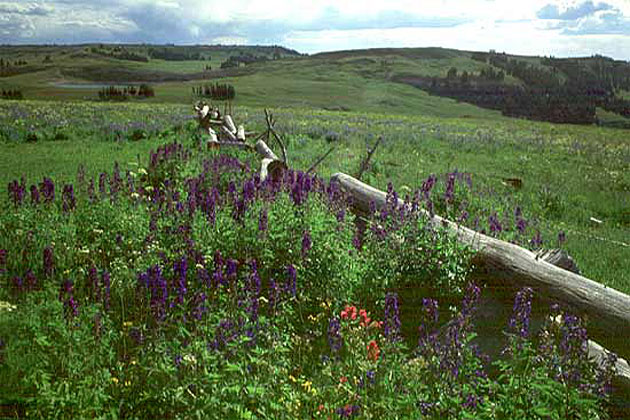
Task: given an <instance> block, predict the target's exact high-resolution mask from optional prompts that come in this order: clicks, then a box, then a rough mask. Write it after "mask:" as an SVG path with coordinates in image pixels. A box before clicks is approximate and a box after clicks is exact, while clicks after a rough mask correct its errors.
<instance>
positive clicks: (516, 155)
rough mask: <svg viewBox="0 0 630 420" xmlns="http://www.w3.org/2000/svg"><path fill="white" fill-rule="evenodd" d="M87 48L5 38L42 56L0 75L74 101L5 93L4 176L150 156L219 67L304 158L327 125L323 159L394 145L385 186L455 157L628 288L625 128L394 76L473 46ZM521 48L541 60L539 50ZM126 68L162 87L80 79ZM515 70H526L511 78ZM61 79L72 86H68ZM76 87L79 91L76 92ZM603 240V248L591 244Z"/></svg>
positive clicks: (244, 110) (434, 67)
mask: <svg viewBox="0 0 630 420" xmlns="http://www.w3.org/2000/svg"><path fill="white" fill-rule="evenodd" d="M90 48H91V47H90V46H81V47H67V48H62V47H57V48H53V47H49V48H44V47H31V48H19V49H15V48H14V49H10V48H9V49H6V48H4V49H0V54H1V55H4V56H7V55H11V56H12V57H13V58H15V59H18V58H19V59H25V60H26V61H28V62H29V63H32V65H35V63H37V66H39V67H41V69H40V71H36V72H28V73H25V74H21V75H17V76H12V77H7V78H0V87H5V86H6V87H19V88H21V89H23V91H24V94H25V96H26V97H27V98H40V99H50V98H53V99H54V100H55V101H59V100H63V101H68V103H67V104H65V105H63V107H61V106H60V105H57V104H55V103H51V102H23V103H22V104H15V103H11V102H3V103H2V107H1V109H2V111H0V112H1V113H2V115H1V116H0V119H1V120H2V122H3V129H2V130H3V136H4V138H5V144H6V146H5V147H3V149H2V152H1V153H2V154H3V156H2V157H3V159H2V175H1V177H2V182H3V184H4V185H6V182H8V181H9V180H10V179H13V178H16V177H18V176H19V175H21V174H22V173H24V174H26V175H27V176H28V177H29V178H30V177H35V178H38V177H41V176H43V175H45V174H48V173H52V174H54V175H56V176H61V177H67V176H70V175H71V174H72V173H74V171H76V166H77V165H78V164H79V163H80V162H83V163H85V164H86V165H87V166H88V167H93V168H94V171H97V170H103V169H104V168H107V167H108V166H110V165H111V163H112V160H113V159H117V160H119V161H121V162H129V161H133V160H137V158H136V156H137V155H138V154H140V155H141V156H143V155H144V153H145V152H146V151H147V150H148V149H150V148H151V147H152V146H155V144H156V142H159V141H160V138H164V136H162V137H160V133H164V132H167V131H168V130H169V129H170V128H169V127H170V126H173V125H174V126H181V124H182V123H184V122H185V121H186V118H190V104H191V103H192V102H193V101H194V100H195V98H194V97H193V96H192V95H191V88H192V87H195V86H199V85H200V84H203V83H208V82H211V81H213V80H216V79H217V78H220V79H221V81H222V82H227V83H231V84H233V85H235V86H236V89H237V98H236V100H235V101H234V104H233V105H234V107H235V108H236V110H237V112H238V114H239V116H238V118H242V119H243V120H244V121H246V123H247V125H248V127H250V126H253V128H261V124H262V121H261V119H260V117H261V112H260V108H261V107H271V108H273V109H274V110H275V112H276V113H277V115H278V119H279V121H280V122H279V123H280V125H281V128H282V129H283V130H284V131H285V132H286V133H287V134H288V135H289V138H290V139H291V141H290V148H291V153H292V155H295V157H294V160H293V161H294V162H295V163H296V164H298V165H304V166H306V165H308V164H309V163H310V161H311V160H313V159H314V157H315V156H316V155H317V154H318V153H323V152H324V151H325V149H326V147H327V146H328V145H327V143H326V140H325V138H326V137H327V136H328V138H329V139H330V138H333V139H340V140H339V141H338V143H339V144H338V147H337V150H336V151H335V153H333V155H331V157H330V158H329V159H328V160H327V162H326V163H325V165H324V166H322V167H321V168H320V170H321V172H322V173H323V174H325V175H328V174H330V173H332V172H334V171H351V170H352V168H356V167H357V165H358V162H359V160H360V159H361V157H362V156H363V154H364V151H365V147H366V144H368V143H370V142H372V141H373V140H374V139H375V138H376V137H377V136H379V135H383V136H384V138H385V140H386V141H385V146H384V147H383V148H382V150H380V151H379V158H378V159H377V161H376V163H375V167H374V169H373V172H372V173H371V174H368V179H369V181H370V182H373V183H375V184H376V185H377V186H379V187H384V186H385V185H386V183H387V180H392V181H393V182H394V183H395V184H396V185H406V186H408V187H409V188H411V189H413V188H415V187H418V185H419V182H421V180H422V179H423V178H424V177H426V176H427V175H428V174H429V173H437V174H444V173H446V172H448V171H451V170H453V169H458V170H460V171H464V172H470V173H473V174H474V178H475V180H476V188H478V191H483V192H484V193H483V194H485V195H484V198H483V200H481V201H480V204H479V206H481V207H485V208H486V210H487V211H492V210H493V209H494V210H496V211H499V212H509V211H512V210H513V209H514V207H515V206H516V205H520V206H522V207H523V208H524V209H526V211H528V212H530V214H531V217H532V218H533V219H534V220H536V221H537V225H539V226H540V227H541V229H543V231H544V232H545V233H546V235H547V237H548V238H552V237H554V236H555V235H556V234H557V232H558V231H560V230H564V231H567V234H568V235H569V237H570V238H571V240H570V241H569V243H568V244H567V247H568V249H569V250H570V252H571V254H572V255H574V256H575V258H576V259H577V260H578V263H579V265H580V267H582V268H583V270H584V273H585V274H586V275H588V276H590V277H592V278H595V279H597V280H599V281H602V282H604V283H605V284H608V285H611V286H613V287H617V288H619V289H622V290H625V291H629V290H630V274H628V271H629V270H628V263H627V261H630V254H629V253H628V247H624V246H621V245H619V244H618V243H617V242H625V243H627V242H628V240H627V238H628V237H630V234H629V229H630V228H629V226H630V221H629V218H630V216H629V215H628V208H629V207H630V203H629V200H630V199H629V194H628V193H629V188H630V180H629V172H630V171H629V170H628V169H629V162H630V158H629V154H630V152H629V148H630V144H629V143H630V142H629V141H628V131H623V130H617V129H614V128H603V127H579V126H571V125H553V124H547V123H538V122H529V121H524V120H515V119H510V118H506V117H503V116H502V115H501V114H500V113H499V112H498V111H491V110H486V109H481V108H478V107H476V106H473V105H470V104H466V103H459V102H457V101H454V100H451V99H447V98H440V97H434V96H430V95H428V94H427V93H425V92H423V91H421V90H419V89H416V88H414V87H411V86H408V85H405V84H400V83H394V82H392V80H395V79H396V77H400V76H404V75H410V74H411V75H413V74H415V75H417V74H422V75H427V76H444V75H445V74H446V72H447V70H448V69H449V68H450V67H452V66H455V67H457V68H458V69H459V70H460V71H464V70H467V71H469V72H475V71H479V70H480V68H481V67H482V66H483V64H482V63H479V62H478V61H475V60H472V59H471V53H469V52H464V51H457V50H448V49H441V48H423V49H376V50H367V51H341V52H334V53H325V54H318V55H315V56H311V57H300V56H293V57H290V58H285V59H282V60H271V61H267V62H260V63H254V64H251V65H248V66H247V67H241V68H239V69H233V70H230V71H227V72H226V71H220V70H212V71H210V72H205V73H204V72H203V66H205V65H207V64H209V65H212V67H213V69H216V68H217V67H219V65H220V63H221V62H222V61H223V60H225V59H226V58H227V57H228V56H229V55H231V54H236V53H238V51H239V50H237V49H230V48H227V47H226V48H222V49H221V48H215V49H214V50H212V49H208V51H205V52H204V54H207V55H210V56H211V60H209V61H164V60H157V59H152V60H150V61H149V62H148V63H142V62H133V61H124V60H117V59H113V58H111V57H104V56H102V55H98V54H91V53H90ZM138 48H139V47H138ZM131 51H135V50H133V48H131ZM138 51H140V52H141V50H138ZM247 51H250V52H253V53H256V50H255V49H252V50H247ZM45 55H49V56H50V57H51V59H50V60H49V62H46V63H44V62H43V61H44V60H43V57H45ZM518 58H519V59H522V60H526V61H529V62H531V63H534V64H538V65H540V58H537V57H518ZM39 67H38V68H39ZM116 69H117V70H116ZM71 75H72V76H71ZM79 76H82V77H83V78H79ZM117 77H118V78H122V79H123V80H118V82H119V83H121V84H123V82H125V81H127V80H130V79H133V78H134V77H136V78H138V79H139V80H144V81H148V82H153V85H154V87H155V90H156V96H155V98H151V99H146V100H134V101H133V103H129V104H120V105H115V104H98V103H95V102H93V101H92V100H93V99H94V98H96V92H97V90H98V87H92V88H89V87H88V88H81V87H80V86H81V85H82V84H85V83H95V82H93V80H103V81H106V80H108V79H110V78H113V79H116V78H117ZM170 79H172V80H171V81H168V80H170ZM90 81H92V82H90ZM506 82H507V83H520V82H519V81H518V80H515V79H510V78H508V79H507V80H506ZM64 83H70V84H72V83H75V84H77V86H74V87H72V88H65V87H63V84H64ZM60 85H61V86H60ZM77 100H79V101H82V102H80V103H77V104H74V103H73V101H77ZM86 100H87V101H86ZM166 104H168V105H166ZM60 107H61V108H60ZM598 117H599V118H600V119H601V120H602V121H604V122H606V124H608V125H610V126H611V127H615V126H623V125H624V124H625V123H626V121H624V119H623V118H622V117H619V116H617V115H615V114H611V113H608V112H606V111H603V110H601V109H600V110H598ZM64 121H65V122H66V123H65V125H64V124H62V122H64ZM110 124H111V125H110ZM133 124H138V127H135V128H133V127H132V126H133ZM78 127H81V129H78ZM136 129H137V130H140V131H139V133H140V134H138V135H139V137H140V138H143V137H146V138H143V140H142V141H139V142H130V141H127V140H126V139H127V138H129V137H130V136H131V134H129V133H130V132H132V131H133V130H136ZM82 130H83V131H82ZM58 131H59V132H61V133H62V134H61V136H57V132H58ZM30 132H35V134H36V136H38V137H39V138H40V139H52V138H56V136H57V138H58V141H54V142H51V141H39V142H37V143H29V144H25V143H24V141H23V140H24V139H25V138H26V137H27V136H28V134H29V133H30ZM142 133H146V135H143V134H142ZM136 137H138V136H136ZM59 138H60V139H61V140H59ZM7 140H8V141H7ZM115 140H118V141H115ZM16 157H18V158H19V159H16ZM506 177H518V178H521V179H522V180H523V185H524V186H523V188H522V189H521V190H519V191H515V190H511V189H509V188H508V187H505V186H504V185H502V184H501V179H502V178H506ZM484 200H485V201H484ZM591 217H595V218H597V219H601V220H604V223H603V225H602V226H594V225H593V224H592V223H591V222H590V221H589V220H590V218H591ZM594 238H601V239H594ZM551 242H553V241H552V240H551V239H550V240H549V243H548V244H549V245H551ZM594 248H597V249H603V250H605V251H604V253H603V254H602V253H594V252H592V249H594ZM603 256H605V257H603Z"/></svg>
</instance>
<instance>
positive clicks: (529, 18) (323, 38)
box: [0, 0, 630, 59]
mask: <svg viewBox="0 0 630 420" xmlns="http://www.w3.org/2000/svg"><path fill="white" fill-rule="evenodd" d="M541 10H546V11H547V12H548V14H547V17H557V18H570V17H572V18H574V19H573V20H561V19H540V18H539V17H538V16H537V15H539V14H541ZM556 12H557V13H556ZM553 13H555V15H554V14H553ZM629 28H630V0H523V1H514V0H422V1H418V0H389V1H382V0H379V1H376V0H344V1H339V0H334V1H333V0H319V1H318V0H313V1H308V2H307V1H295V0H291V1H289V0H266V1H264V2H263V1H260V0H257V1H254V0H231V1H229V2H225V0H109V1H108V2H104V1H103V0H47V1H43V0H42V1H2V0H0V43H24V42H102V41H107V42H152V43H217V42H221V43H224V44H245V43H249V44H257V43H258V44H260V43H267V44H285V45H286V46H288V47H291V48H295V49H297V50H298V51H301V52H317V51H323V50H335V49H342V48H369V47H379V46H380V47H383V46H387V47H415V46H441V47H449V48H460V49H469V50H487V49H490V48H494V49H497V50H501V51H503V50H505V51H507V52H514V53H521V54H537V55H540V54H547V55H549V54H553V55H557V56H561V55H564V54H565V53H571V52H580V54H595V53H601V54H607V55H611V56H613V57H615V58H625V59H630V48H629V45H628V42H629V41H628V39H629V35H630V33H629V31H630V29H629ZM217 40H220V41H217Z"/></svg>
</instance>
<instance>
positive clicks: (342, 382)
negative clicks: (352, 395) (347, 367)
mask: <svg viewBox="0 0 630 420" xmlns="http://www.w3.org/2000/svg"><path fill="white" fill-rule="evenodd" d="M346 382H348V378H347V377H346V376H342V377H341V378H339V383H340V384H345V383H346Z"/></svg>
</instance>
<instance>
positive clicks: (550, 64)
mask: <svg viewBox="0 0 630 420" xmlns="http://www.w3.org/2000/svg"><path fill="white" fill-rule="evenodd" d="M472 58H473V59H474V60H476V61H479V62H483V63H487V64H489V66H488V67H484V68H483V69H482V70H481V71H480V72H479V73H478V74H474V73H469V72H467V71H464V72H461V73H460V72H458V70H457V68H455V67H452V68H450V69H449V70H448V72H447V74H446V77H443V78H439V77H434V78H426V77H415V78H410V79H407V80H403V81H406V82H407V83H410V84H413V85H414V86H416V87H419V88H421V89H423V90H426V91H428V92H429V93H431V94H434V95H439V96H445V97H449V98H453V99H457V100H460V101H465V102H469V103H473V104H475V105H477V106H480V107H483V108H489V109H495V110H500V111H501V112H502V113H503V114H504V115H507V116H513V117H525V118H528V119H533V120H541V121H550V122H557V123H574V124H593V123H597V121H598V120H597V116H596V108H597V107H601V108H603V109H605V110H607V111H610V112H614V113H616V114H619V115H622V116H624V117H630V101H628V100H625V99H623V98H620V97H618V96H616V92H617V90H618V89H625V90H630V64H629V63H626V62H619V61H615V60H612V59H609V58H606V57H599V56H596V57H591V58H587V59H554V58H543V59H542V60H541V65H536V64H532V63H530V62H527V61H524V60H518V59H511V58H509V57H508V56H507V55H505V53H502V54H497V53H495V52H491V53H473V54H472ZM497 69H498V70H497ZM508 75H509V76H512V77H514V78H518V79H520V80H522V81H523V82H524V86H518V85H509V84H505V83H503V82H504V79H505V77H506V76H508Z"/></svg>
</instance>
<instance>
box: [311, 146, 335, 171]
mask: <svg viewBox="0 0 630 420" xmlns="http://www.w3.org/2000/svg"><path fill="white" fill-rule="evenodd" d="M333 150H335V146H333V147H331V148H330V149H328V151H327V152H326V153H325V154H324V155H323V156H321V157H320V158H319V159H317V160H316V161H315V163H313V164H312V165H311V167H310V168H308V170H307V171H306V173H307V174H310V173H311V172H313V171H314V170H315V168H316V167H317V165H319V164H320V163H322V161H323V160H324V159H326V158H327V157H328V155H329V154H331V153H332V151H333Z"/></svg>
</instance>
